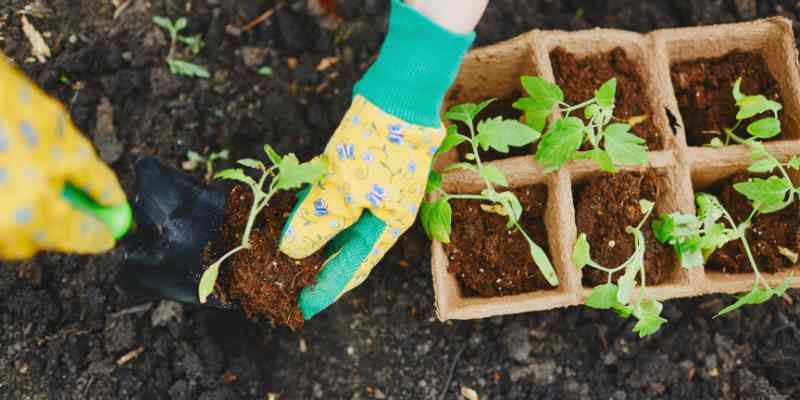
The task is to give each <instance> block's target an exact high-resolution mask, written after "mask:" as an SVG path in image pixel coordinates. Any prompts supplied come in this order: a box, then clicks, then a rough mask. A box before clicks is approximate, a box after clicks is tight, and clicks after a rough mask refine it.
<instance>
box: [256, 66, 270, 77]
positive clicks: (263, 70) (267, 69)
mask: <svg viewBox="0 0 800 400" xmlns="http://www.w3.org/2000/svg"><path fill="white" fill-rule="evenodd" d="M258 74H259V75H262V76H272V68H271V67H270V66H268V65H265V66H263V67H261V68H259V69H258Z"/></svg>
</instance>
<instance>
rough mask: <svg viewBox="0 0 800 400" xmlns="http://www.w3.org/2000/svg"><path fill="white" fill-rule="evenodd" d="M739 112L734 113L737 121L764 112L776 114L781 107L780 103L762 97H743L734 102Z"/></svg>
mask: <svg viewBox="0 0 800 400" xmlns="http://www.w3.org/2000/svg"><path fill="white" fill-rule="evenodd" d="M736 106H737V107H739V112H738V113H736V119H737V120H740V121H741V120H745V119H747V118H750V117H753V116H756V115H758V114H761V113H763V112H766V111H772V112H778V111H780V110H781V109H782V108H783V106H781V105H780V103H777V102H775V101H772V100H769V99H767V98H766V97H764V96H763V95H760V94H758V95H754V96H744V97H742V98H741V99H739V100H737V101H736Z"/></svg>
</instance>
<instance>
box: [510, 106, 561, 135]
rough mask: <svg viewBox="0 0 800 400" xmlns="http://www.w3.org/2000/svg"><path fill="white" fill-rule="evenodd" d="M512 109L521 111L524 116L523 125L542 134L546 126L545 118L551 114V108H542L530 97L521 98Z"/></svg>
mask: <svg viewBox="0 0 800 400" xmlns="http://www.w3.org/2000/svg"><path fill="white" fill-rule="evenodd" d="M512 107H514V108H516V109H517V110H522V111H523V112H524V113H525V114H524V115H525V124H526V125H528V126H530V127H531V128H533V129H534V130H536V132H542V131H543V130H544V127H545V125H546V124H547V117H549V116H550V114H551V112H552V109H553V108H552V106H551V107H543V105H541V104H538V103H537V102H536V101H534V100H533V99H531V98H530V97H523V98H521V99H519V100H517V101H515V102H514V104H512Z"/></svg>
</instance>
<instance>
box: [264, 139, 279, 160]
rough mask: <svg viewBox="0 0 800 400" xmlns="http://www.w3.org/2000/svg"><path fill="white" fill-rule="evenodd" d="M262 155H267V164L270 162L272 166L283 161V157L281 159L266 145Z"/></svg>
mask: <svg viewBox="0 0 800 400" xmlns="http://www.w3.org/2000/svg"><path fill="white" fill-rule="evenodd" d="M264 153H265V154H266V155H267V158H269V162H271V163H272V165H280V163H281V160H283V157H281V155H280V154H278V152H277V151H275V149H273V148H272V146H270V145H268V144H265V145H264Z"/></svg>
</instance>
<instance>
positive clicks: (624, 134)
mask: <svg viewBox="0 0 800 400" xmlns="http://www.w3.org/2000/svg"><path fill="white" fill-rule="evenodd" d="M520 80H521V82H522V87H523V88H525V91H526V92H527V93H528V97H523V98H520V99H519V100H517V101H516V102H515V103H514V105H513V106H514V108H516V109H518V110H522V111H523V112H524V114H525V123H527V124H528V126H530V127H531V128H533V129H535V130H536V131H537V132H543V131H544V129H545V125H547V130H546V131H544V132H545V133H544V136H542V141H541V142H540V143H539V148H538V150H537V151H536V156H535V157H536V160H537V161H539V163H540V164H542V166H543V167H544V169H545V171H555V170H557V169H559V168H560V167H561V166H562V165H564V163H566V162H567V161H569V160H581V159H590V160H594V161H595V162H596V163H597V164H598V165H599V166H600V168H602V169H603V170H605V171H608V172H616V171H617V168H616V165H645V164H647V160H648V157H647V146H646V145H645V140H644V139H642V138H640V137H638V136H636V135H634V134H632V133H631V132H630V130H631V125H630V124H626V123H620V122H612V121H614V116H613V114H614V98H615V97H616V91H617V80H616V78H613V79H610V80H609V81H607V82H605V83H604V84H603V85H602V86H600V88H599V89H597V91H596V92H595V96H594V97H593V98H591V99H589V100H587V101H585V102H583V103H580V104H577V105H574V106H570V105H569V104H567V103H565V102H564V92H563V91H562V90H561V88H559V87H558V85H556V84H554V83H551V82H548V81H546V80H544V79H542V78H540V77H536V76H523V77H522V78H520ZM581 109H582V110H583V117H584V119H581V118H578V117H575V116H572V115H570V114H571V113H572V112H574V111H577V110H581ZM555 111H559V112H561V113H562V117H561V118H557V119H554V120H552V121H550V123H549V124H547V118H548V117H549V116H550V115H551V114H552V113H553V112H555ZM584 120H585V121H588V122H584ZM584 143H588V144H590V145H591V149H590V150H586V151H579V149H580V148H581V146H582V145H583V144H584Z"/></svg>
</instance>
